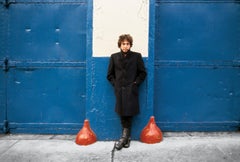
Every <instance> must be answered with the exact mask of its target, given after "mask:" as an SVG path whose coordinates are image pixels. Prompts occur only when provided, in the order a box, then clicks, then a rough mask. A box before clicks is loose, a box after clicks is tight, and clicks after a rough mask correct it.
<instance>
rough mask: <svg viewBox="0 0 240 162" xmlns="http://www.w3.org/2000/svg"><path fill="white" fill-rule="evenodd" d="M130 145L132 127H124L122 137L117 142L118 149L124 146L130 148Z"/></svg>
mask: <svg viewBox="0 0 240 162" xmlns="http://www.w3.org/2000/svg"><path fill="white" fill-rule="evenodd" d="M129 146H130V129H129V128H123V132H122V137H121V138H120V139H119V141H118V142H117V143H116V145H115V147H116V149H117V150H121V149H122V148H123V147H125V148H128V147H129Z"/></svg>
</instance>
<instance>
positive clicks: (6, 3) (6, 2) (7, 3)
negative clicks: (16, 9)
mask: <svg viewBox="0 0 240 162" xmlns="http://www.w3.org/2000/svg"><path fill="white" fill-rule="evenodd" d="M3 3H4V6H5V7H6V8H8V7H9V6H10V4H12V3H16V1H15V0H5V1H4V2H3Z"/></svg>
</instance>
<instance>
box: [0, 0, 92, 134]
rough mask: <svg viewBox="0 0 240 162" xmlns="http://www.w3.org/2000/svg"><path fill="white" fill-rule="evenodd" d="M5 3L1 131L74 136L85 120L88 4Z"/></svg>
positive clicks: (83, 1) (0, 35)
mask: <svg viewBox="0 0 240 162" xmlns="http://www.w3.org/2000/svg"><path fill="white" fill-rule="evenodd" d="M1 4H2V5H1V6H0V8H1V9H0V14H1V16H0V19H1V22H0V23H1V31H0V39H1V44H0V45H1V47H0V61H1V65H2V67H4V68H5V69H3V70H2V71H1V73H0V79H1V80H0V81H1V83H4V84H1V85H0V100H1V104H0V114H1V115H0V121H5V122H3V124H2V123H1V125H0V126H1V129H0V130H1V131H3V132H7V131H10V132H12V133H15V132H24V133H27V132H30V133H76V132H77V131H78V130H79V128H80V127H81V125H82V122H83V120H84V119H85V92H86V91H85V87H86V86H85V82H86V81H85V78H86V77H85V76H86V35H87V27H86V24H87V21H86V19H87V2H86V0H81V1H74V0H72V1H63V0H59V1H55V0H47V1H38V0H31V1H29V0H15V1H2V3H1ZM2 22H3V23H2Z"/></svg>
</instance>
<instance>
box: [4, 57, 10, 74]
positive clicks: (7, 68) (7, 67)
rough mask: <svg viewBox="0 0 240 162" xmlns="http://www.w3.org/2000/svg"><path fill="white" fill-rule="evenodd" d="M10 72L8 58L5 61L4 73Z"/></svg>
mask: <svg viewBox="0 0 240 162" xmlns="http://www.w3.org/2000/svg"><path fill="white" fill-rule="evenodd" d="M8 70H9V60H8V58H5V59H4V61H3V71H5V72H8Z"/></svg>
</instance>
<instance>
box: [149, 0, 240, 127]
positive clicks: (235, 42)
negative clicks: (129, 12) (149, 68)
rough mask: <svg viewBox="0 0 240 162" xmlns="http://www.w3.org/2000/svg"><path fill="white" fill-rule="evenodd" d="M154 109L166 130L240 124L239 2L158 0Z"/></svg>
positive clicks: (159, 122) (159, 121)
mask: <svg viewBox="0 0 240 162" xmlns="http://www.w3.org/2000/svg"><path fill="white" fill-rule="evenodd" d="M155 14H156V17H155V72H154V75H155V77H154V78H155V83H154V87H155V91H154V114H155V116H156V120H157V123H158V125H159V126H160V127H161V128H162V129H163V130H164V131H225V130H238V128H239V121H240V109H239V106H240V84H239V83H240V68H239V65H240V61H239V59H240V4H239V2H237V1H218V2H217V1H211V0H206V1H194V0H190V1H185V0H184V1H181V0H179V1H171V0H166V1H165V0H164V1H162V0H159V1H158V0H157V1H156V3H155Z"/></svg>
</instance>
